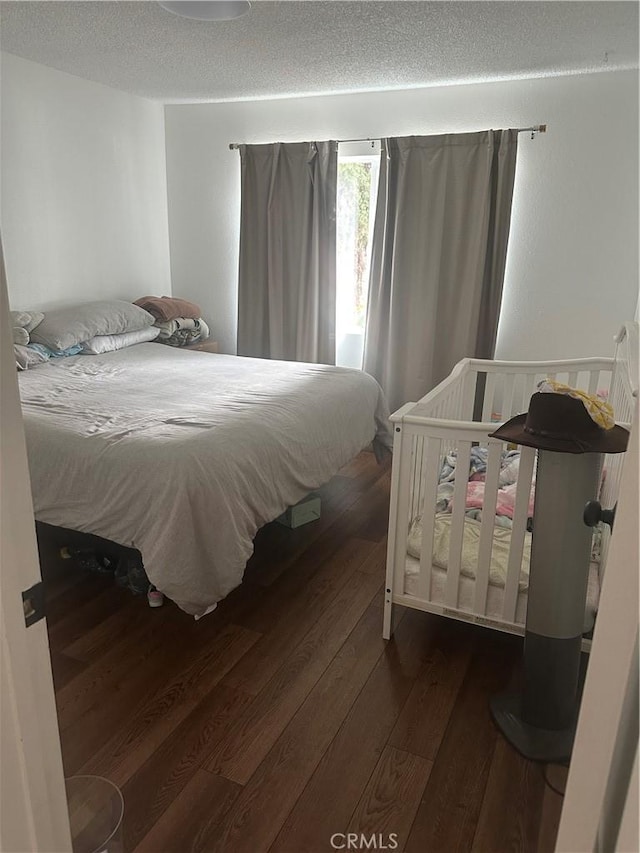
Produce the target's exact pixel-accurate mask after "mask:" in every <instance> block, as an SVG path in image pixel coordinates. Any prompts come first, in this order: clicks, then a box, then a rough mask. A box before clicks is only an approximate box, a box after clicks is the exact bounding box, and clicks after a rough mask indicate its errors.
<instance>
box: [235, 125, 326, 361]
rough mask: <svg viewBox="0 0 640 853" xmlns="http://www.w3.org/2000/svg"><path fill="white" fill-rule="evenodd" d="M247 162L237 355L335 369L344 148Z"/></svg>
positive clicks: (245, 157)
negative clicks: (340, 165) (340, 154)
mask: <svg viewBox="0 0 640 853" xmlns="http://www.w3.org/2000/svg"><path fill="white" fill-rule="evenodd" d="M240 157H241V164H242V202H241V214H240V220H241V226H240V271H239V285H238V355H248V356H257V357H260V358H275V359H284V360H286V361H310V362H319V363H325V364H335V314H336V191H337V189H336V188H337V176H338V145H337V143H336V142H301V143H291V144H288V143H276V144H274V145H241V146H240Z"/></svg>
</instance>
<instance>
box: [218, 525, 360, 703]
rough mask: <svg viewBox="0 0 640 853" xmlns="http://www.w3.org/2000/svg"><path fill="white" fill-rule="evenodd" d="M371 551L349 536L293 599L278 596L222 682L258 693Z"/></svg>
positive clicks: (358, 540)
mask: <svg viewBox="0 0 640 853" xmlns="http://www.w3.org/2000/svg"><path fill="white" fill-rule="evenodd" d="M372 550H373V545H372V543H371V542H367V541H365V540H361V539H348V540H347V541H346V542H345V543H344V546H343V547H342V548H341V549H339V550H338V551H337V552H336V554H335V555H334V557H333V558H332V559H331V560H329V561H327V562H326V563H325V564H324V566H322V567H321V569H320V570H319V571H318V572H317V573H316V574H315V575H314V577H313V578H312V579H311V580H310V581H309V583H308V584H307V585H306V587H305V588H304V589H302V590H301V591H300V593H299V594H298V596H296V599H295V600H294V601H293V602H292V601H291V600H290V599H289V598H288V597H285V596H283V595H280V596H278V597H277V598H276V600H275V601H273V602H272V606H271V607H268V608H267V615H268V617H269V619H268V620H267V625H268V628H267V625H265V626H264V629H265V630H266V633H265V634H264V636H263V637H262V638H261V639H260V641H259V642H257V643H256V644H255V645H254V646H253V648H252V649H251V651H249V652H248V653H247V654H246V655H245V656H244V657H243V658H242V659H241V660H240V661H239V662H238V663H237V664H236V666H234V667H233V669H231V670H230V672H229V673H228V674H227V675H226V676H225V678H224V683H225V684H228V685H229V686H231V687H239V688H240V689H241V690H244V691H246V692H247V693H253V694H257V693H260V691H261V690H262V689H263V688H264V687H265V685H266V684H267V682H268V681H269V680H270V679H271V677H272V676H273V675H274V673H275V672H276V671H277V670H278V668H279V667H280V665H281V664H282V659H283V656H284V655H285V654H287V653H288V652H289V651H290V650H291V649H292V648H295V646H296V645H297V644H298V643H299V642H300V641H301V640H302V639H303V637H304V636H305V634H306V633H307V632H308V631H309V630H310V629H311V627H312V625H313V624H314V622H316V621H317V620H318V619H319V618H320V616H321V615H322V613H323V612H324V611H325V610H326V608H327V607H328V606H329V604H330V603H331V601H332V600H333V598H334V597H335V595H336V594H337V592H338V591H339V590H340V589H341V588H342V587H343V586H344V585H345V584H346V583H347V581H348V580H349V577H350V576H351V575H352V574H353V572H354V571H355V570H356V569H358V568H359V567H360V565H361V564H362V563H363V562H364V561H365V560H366V558H367V557H368V556H369V555H370V553H371V551H372ZM263 616H264V613H263Z"/></svg>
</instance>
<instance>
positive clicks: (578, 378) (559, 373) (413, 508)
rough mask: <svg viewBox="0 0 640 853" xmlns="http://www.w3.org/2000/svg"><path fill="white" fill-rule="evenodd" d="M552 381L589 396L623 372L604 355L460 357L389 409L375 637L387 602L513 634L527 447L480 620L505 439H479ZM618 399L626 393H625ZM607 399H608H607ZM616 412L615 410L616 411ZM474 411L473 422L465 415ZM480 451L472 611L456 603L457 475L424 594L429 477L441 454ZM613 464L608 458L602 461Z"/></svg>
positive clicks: (462, 490) (518, 624)
mask: <svg viewBox="0 0 640 853" xmlns="http://www.w3.org/2000/svg"><path fill="white" fill-rule="evenodd" d="M547 377H549V378H556V379H558V380H559V381H562V382H566V383H567V384H569V385H572V386H573V387H576V388H582V389H584V390H586V391H589V392H590V393H596V392H598V391H602V392H603V393H607V394H608V395H609V396H610V397H614V396H615V395H617V394H618V393H619V394H620V395H622V396H624V395H625V394H627V392H628V388H626V387H622V386H620V389H618V385H617V384H616V383H623V382H624V379H623V378H622V377H618V375H617V374H615V373H614V360H613V359H604V358H603V359H599V358H591V359H578V360H572V361H556V362H549V361H541V362H506V361H484V360H480V359H464V360H463V361H461V362H460V363H459V364H458V365H456V367H455V368H454V370H453V371H452V373H451V374H450V375H449V376H448V377H447V378H446V379H445V380H443V381H442V382H441V383H440V384H439V385H437V386H436V387H435V388H434V389H433V390H432V391H430V392H429V393H428V394H427V395H426V396H425V397H423V398H422V399H421V400H419V401H418V402H417V403H415V404H414V403H409V404H407V405H405V406H403V407H402V408H401V409H400V410H398V411H397V412H396V413H395V414H394V415H392V416H391V421H392V422H393V424H394V436H395V439H394V454H393V456H394V458H393V469H392V486H391V505H390V515H389V540H388V550H387V583H386V593H385V624H384V636H385V637H388V636H390V633H391V609H392V604H393V603H394V602H395V603H399V604H404V605H407V606H411V607H417V608H419V609H423V610H430V611H431V612H438V613H444V614H445V615H450V616H454V617H455V618H462V619H472V620H473V621H476V622H481V623H482V624H489V625H491V626H492V627H496V628H499V629H500V630H505V631H512V632H516V633H522V632H523V624H522V621H519V620H517V618H516V609H517V601H518V593H519V581H520V571H521V565H522V557H523V549H524V543H525V536H526V531H527V516H528V512H527V509H528V505H529V496H530V490H531V483H532V479H533V473H534V466H535V451H534V450H533V449H532V448H527V447H522V448H519V449H520V450H521V455H520V468H519V474H518V480H517V486H516V497H515V507H514V511H513V526H512V528H511V540H510V548H509V556H508V566H507V574H506V581H505V586H504V595H503V599H502V613H501V615H500V616H499V617H498V618H497V619H496V618H491V619H489V618H488V617H487V613H486V611H487V595H488V590H489V580H490V563H491V554H492V545H493V534H494V522H495V510H496V504H497V497H498V488H499V477H500V464H501V454H502V452H503V451H504V450H505V449H506V445H505V444H504V443H503V442H502V441H499V440H496V439H492V438H489V433H490V432H492V431H494V430H495V428H496V426H497V424H498V423H502V422H504V421H505V420H508V419H509V418H510V417H512V416H514V415H516V414H519V413H522V412H525V411H526V410H527V409H528V406H529V399H530V397H531V394H532V393H534V391H535V389H536V385H537V383H538V382H539V381H540V380H542V379H544V378H547ZM627 396H628V394H627ZM614 403H615V401H614ZM624 411H626V410H623V412H624ZM474 413H475V415H476V417H477V418H479V419H478V420H473V416H474ZM475 446H480V447H485V448H487V452H488V456H487V470H486V475H485V486H484V504H483V512H482V521H481V528H480V540H479V546H478V558H477V566H476V569H475V585H474V590H473V607H472V613H469V612H468V610H465V612H463V611H462V610H461V609H460V602H459V589H460V579H461V561H462V548H463V537H464V524H465V509H466V496H467V477H466V476H459V477H456V479H455V484H454V492H453V503H452V512H451V522H450V523H451V529H450V543H449V555H448V568H447V574H446V581H445V590H444V602H443V603H442V605H439V606H434V605H433V602H432V601H431V586H432V553H433V537H434V521H435V516H436V500H437V488H438V478H439V474H440V471H441V469H442V464H443V460H444V458H445V456H446V455H447V454H449V453H451V452H452V451H453V450H455V451H456V454H457V465H456V469H457V470H458V471H461V472H468V470H469V460H470V455H471V450H472V448H473V447H475ZM612 466H613V463H612ZM618 473H619V472H618V471H617V469H615V468H613V467H612V469H611V477H610V482H611V488H612V490H614V489H615V487H616V483H615V481H616V477H617V476H618ZM420 515H421V516H422V519H423V523H422V542H421V549H420V569H419V576H418V579H417V585H416V588H415V589H414V590H413V592H412V594H411V595H407V594H406V593H405V570H406V560H407V539H408V531H409V528H410V525H411V523H412V522H413V521H414V520H415V519H416V518H417V517H418V516H420Z"/></svg>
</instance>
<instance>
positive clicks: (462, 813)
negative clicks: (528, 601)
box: [406, 629, 516, 853]
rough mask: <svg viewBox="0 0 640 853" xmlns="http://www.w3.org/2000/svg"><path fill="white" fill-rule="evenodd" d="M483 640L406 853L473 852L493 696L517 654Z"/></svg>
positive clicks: (492, 733) (489, 752)
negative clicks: (428, 852)
mask: <svg viewBox="0 0 640 853" xmlns="http://www.w3.org/2000/svg"><path fill="white" fill-rule="evenodd" d="M476 630H480V629H476ZM478 639H479V640H482V639H483V635H482V634H480V635H479V636H478ZM484 639H485V640H486V642H487V644H488V646H487V648H486V649H484V648H483V649H482V653H477V654H476V656H475V657H474V658H473V659H472V661H471V664H470V666H469V670H468V672H467V675H466V677H465V680H464V682H463V684H462V688H461V690H460V694H459V698H458V701H457V702H456V704H455V706H454V709H453V712H452V714H451V719H450V721H449V725H448V727H447V730H446V732H445V736H444V738H443V740H442V743H441V745H440V749H439V750H438V754H437V756H436V760H435V763H434V766H433V770H432V772H431V776H430V777H429V781H428V783H427V787H426V789H425V792H424V797H423V799H422V802H421V803H420V807H419V808H418V812H417V814H416V818H415V821H414V824H413V827H412V829H411V833H410V835H409V838H408V840H407V844H406V850H407V853H418V851H419V853H423V851H425V850H428V851H430V853H440V851H442V853H448V851H454V850H455V851H468V850H471V846H472V844H473V838H474V835H475V829H476V824H477V822H478V816H479V814H480V808H481V806H482V801H483V797H484V792H485V788H486V784H487V778H488V775H489V769H490V766H491V761H492V759H493V752H494V749H495V746H496V741H497V738H498V732H497V730H496V728H495V726H494V724H493V722H492V720H491V718H490V714H489V697H490V696H491V695H492V694H493V693H494V692H496V691H498V690H500V689H502V688H503V687H504V685H505V683H506V682H507V681H508V679H509V676H510V673H511V669H512V666H513V661H514V658H515V656H516V655H515V654H514V653H513V649H511V652H510V653H509V651H508V650H507V649H505V647H504V646H503V645H502V644H501V643H500V642H499V641H494V639H493V638H492V637H486V635H485V636H484ZM507 648H508V647H507Z"/></svg>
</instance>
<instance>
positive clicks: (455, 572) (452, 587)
mask: <svg viewBox="0 0 640 853" xmlns="http://www.w3.org/2000/svg"><path fill="white" fill-rule="evenodd" d="M470 457H471V442H470V441H459V442H458V459H457V462H456V482H455V486H454V489H453V516H452V518H451V535H450V537H449V560H448V568H447V581H446V585H445V593H444V597H445V602H446V604H447V606H448V607H457V606H458V585H459V581H460V564H461V562H462V537H463V534H464V511H465V508H466V503H467V482H468V478H469V460H470Z"/></svg>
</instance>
